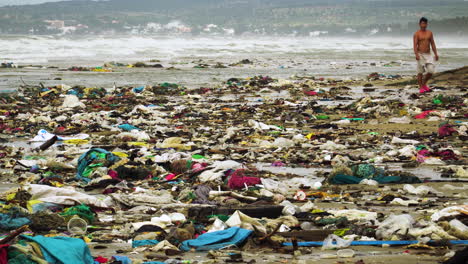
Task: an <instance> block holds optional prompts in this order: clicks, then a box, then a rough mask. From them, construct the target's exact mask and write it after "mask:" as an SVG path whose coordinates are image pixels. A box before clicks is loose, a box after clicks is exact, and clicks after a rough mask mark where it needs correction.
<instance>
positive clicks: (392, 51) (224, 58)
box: [0, 35, 468, 90]
mask: <svg viewBox="0 0 468 264" xmlns="http://www.w3.org/2000/svg"><path fill="white" fill-rule="evenodd" d="M436 43H437V46H438V49H439V54H440V57H441V60H440V61H439V62H438V70H446V69H453V68H457V67H461V66H464V65H465V64H466V61H467V59H468V39H466V38H465V39H464V38H443V37H440V38H437V39H436ZM0 47H2V48H1V49H0V62H14V63H16V64H18V65H31V64H32V65H43V66H57V67H60V68H67V67H70V66H101V65H102V64H103V63H105V62H111V61H115V62H123V63H133V62H137V61H145V62H148V61H149V60H159V61H160V63H161V64H163V65H164V66H165V67H170V66H173V67H176V68H179V69H180V70H179V71H166V70H161V69H160V70H156V69H118V70H115V71H116V72H118V73H119V74H116V72H114V73H111V74H102V73H81V74H78V75H77V74H76V73H73V74H67V73H64V72H58V71H57V70H56V69H40V70H38V69H21V70H20V69H18V70H5V69H0V89H1V90H8V89H15V87H16V86H18V85H19V84H20V77H21V78H23V80H26V81H30V82H37V81H41V80H42V81H43V82H48V81H50V79H54V78H56V77H60V78H62V79H63V80H67V81H68V83H69V84H85V85H95V86H99V85H101V86H109V85H112V84H113V82H117V83H118V84H122V85H139V84H151V83H153V82H162V81H173V82H179V83H183V84H187V85H189V86H190V85H192V86H200V85H210V84H212V83H215V82H218V81H220V80H225V79H228V78H230V77H248V76H253V75H258V74H262V75H270V76H273V77H277V78H286V77H288V76H291V75H293V74H299V75H314V76H326V77H340V78H351V77H363V76H365V75H367V74H369V73H371V72H379V73H384V74H413V73H414V71H415V67H416V66H415V65H416V63H415V59H414V55H413V51H412V38H411V36H409V37H407V38H401V37H400V38H382V37H366V38H319V37H307V38H306V37H263V36H262V37H187V36H170V37H169V36H134V35H133V36H79V37H78V36H75V37H63V36H0ZM241 59H250V60H253V61H254V62H255V63H254V64H252V65H244V66H243V67H229V68H227V69H213V68H210V69H195V68H193V66H194V65H196V64H197V63H207V64H210V65H214V64H215V63H216V62H221V63H223V64H230V63H234V62H237V61H239V60H241ZM390 62H397V64H393V65H392V67H389V65H388V63H390ZM371 63H373V64H372V65H371ZM374 63H375V65H374ZM49 83H51V84H53V83H54V82H49Z"/></svg>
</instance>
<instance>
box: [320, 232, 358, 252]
mask: <svg viewBox="0 0 468 264" xmlns="http://www.w3.org/2000/svg"><path fill="white" fill-rule="evenodd" d="M353 240H354V239H349V240H345V239H342V238H341V237H339V236H337V235H335V234H330V235H329V236H327V238H325V240H323V246H322V249H336V248H347V247H349V246H350V245H351V243H352V242H353Z"/></svg>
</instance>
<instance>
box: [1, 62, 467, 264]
mask: <svg viewBox="0 0 468 264" xmlns="http://www.w3.org/2000/svg"><path fill="white" fill-rule="evenodd" d="M255 63H256V62H255V61H254V60H249V59H243V60H239V61H237V62H233V63H217V62H210V61H201V60H200V61H198V62H197V63H193V64H194V65H191V66H190V67H192V68H194V69H200V76H202V75H203V72H202V71H203V69H229V68H234V67H249V65H252V64H255ZM392 63H396V62H388V64H389V65H390V66H389V67H391V64H392ZM361 66H362V65H361ZM12 67H13V68H14V67H16V66H15V65H9V66H8V65H5V68H8V69H10V68H12ZM346 67H359V66H356V65H344V66H343V68H342V69H338V70H342V71H345V70H346ZM365 67H372V66H370V65H367V64H366V65H365ZM33 68H34V67H32V68H31V69H30V72H32V74H34V69H33ZM128 68H138V69H145V70H147V71H154V72H155V73H154V74H157V71H175V72H177V71H178V69H177V68H178V67H177V66H172V67H168V66H166V65H161V63H160V62H158V61H146V62H140V63H131V64H130V63H115V62H114V63H106V64H104V65H100V66H97V67H81V66H70V67H67V68H62V69H60V71H59V70H57V69H56V68H50V70H51V71H53V72H54V74H55V75H58V74H59V73H61V72H63V73H64V74H67V75H64V76H68V77H69V76H75V77H74V78H76V79H74V80H75V82H76V80H78V79H79V78H87V76H93V74H95V75H94V76H95V77H92V78H97V77H96V76H105V75H106V74H110V75H109V76H117V74H115V73H119V71H122V70H121V69H128ZM119 69H120V70H119ZM80 74H83V75H80ZM112 74H115V75H112ZM76 76H78V77H76ZM116 78H118V77H116ZM200 78H202V77H200ZM205 78H206V77H205ZM54 81H55V82H56V83H60V84H51V83H42V82H38V83H32V82H31V79H28V78H26V77H25V78H24V79H23V80H22V81H17V83H18V87H19V88H18V89H17V91H15V92H12V93H4V94H1V108H0V109H1V111H2V113H1V114H2V115H1V116H2V118H1V121H0V126H1V128H2V130H1V135H0V136H1V141H2V143H1V150H0V155H1V157H2V158H1V160H0V161H1V164H0V166H1V171H0V172H1V182H2V185H1V186H2V192H1V203H0V205H1V212H0V230H1V231H2V242H1V243H0V244H2V246H1V248H0V253H1V254H0V263H115V264H117V263H122V264H126V263H136V264H139V263H149V264H150V263H318V262H320V263H387V262H389V261H392V263H441V262H443V263H464V262H460V261H466V259H467V254H468V253H467V249H466V245H467V244H468V199H467V194H468V188H467V186H468V166H467V163H466V154H467V145H466V143H465V142H466V139H467V138H468V135H467V133H468V132H467V129H468V122H467V103H468V99H467V97H466V94H467V88H468V68H467V67H464V68H460V69H455V70H450V71H446V72H441V73H438V74H436V75H435V78H434V81H433V82H432V83H431V85H432V91H431V92H429V93H424V94H420V93H419V92H418V89H417V87H416V85H415V84H416V82H415V80H414V78H413V77H412V76H409V75H403V76H402V75H399V74H393V73H391V74H388V73H387V74H383V73H379V72H369V73H368V74H366V76H365V77H353V78H338V77H335V78H332V77H322V76H320V75H319V74H311V73H310V72H302V73H300V74H299V73H297V74H294V75H291V76H289V77H284V78H277V77H271V76H269V75H267V74H265V75H253V76H250V77H247V78H245V77H236V76H230V77H226V78H224V79H222V80H220V77H219V76H218V77H217V79H216V80H210V82H209V84H203V85H202V84H195V85H192V86H188V85H185V84H181V83H178V82H173V81H172V80H171V81H168V82H160V83H146V84H144V85H139V86H136V85H119V82H116V84H115V85H113V87H109V86H105V87H101V86H99V85H97V86H92V85H88V84H86V85H78V84H67V78H63V79H62V78H59V77H57V79H56V80H54ZM106 82H111V80H110V78H108V79H107V80H106ZM6 261H8V262H6ZM457 261H458V262H457Z"/></svg>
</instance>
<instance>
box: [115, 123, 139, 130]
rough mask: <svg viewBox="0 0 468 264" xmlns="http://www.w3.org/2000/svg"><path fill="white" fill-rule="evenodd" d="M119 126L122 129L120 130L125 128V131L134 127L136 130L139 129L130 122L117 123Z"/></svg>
mask: <svg viewBox="0 0 468 264" xmlns="http://www.w3.org/2000/svg"><path fill="white" fill-rule="evenodd" d="M119 128H120V129H122V130H125V131H132V130H134V129H136V130H141V129H139V128H138V127H136V126H132V125H130V124H122V125H119Z"/></svg>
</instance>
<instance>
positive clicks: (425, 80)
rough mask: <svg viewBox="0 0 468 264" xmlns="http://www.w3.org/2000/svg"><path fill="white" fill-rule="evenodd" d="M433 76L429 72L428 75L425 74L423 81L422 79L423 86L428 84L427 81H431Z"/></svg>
mask: <svg viewBox="0 0 468 264" xmlns="http://www.w3.org/2000/svg"><path fill="white" fill-rule="evenodd" d="M431 77H432V73H427V74H426V76H424V78H423V81H422V83H423V84H422V85H423V86H427V81H429V80H430V79H431Z"/></svg>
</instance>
